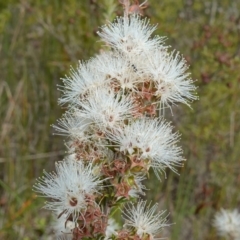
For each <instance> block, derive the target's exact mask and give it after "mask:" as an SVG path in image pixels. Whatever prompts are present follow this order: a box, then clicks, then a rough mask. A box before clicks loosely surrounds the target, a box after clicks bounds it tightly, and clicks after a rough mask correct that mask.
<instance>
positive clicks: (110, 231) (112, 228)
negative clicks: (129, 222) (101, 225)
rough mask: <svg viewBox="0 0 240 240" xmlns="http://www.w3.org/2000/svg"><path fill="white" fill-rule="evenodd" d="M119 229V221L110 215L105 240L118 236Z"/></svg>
mask: <svg viewBox="0 0 240 240" xmlns="http://www.w3.org/2000/svg"><path fill="white" fill-rule="evenodd" d="M118 229H119V225H118V224H117V222H116V221H115V220H114V219H113V218H110V217H109V218H108V222H107V228H106V232H105V238H104V240H108V239H109V240H110V239H112V236H113V235H114V236H116V235H117V230H118Z"/></svg>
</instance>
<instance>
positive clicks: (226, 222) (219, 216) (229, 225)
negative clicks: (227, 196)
mask: <svg viewBox="0 0 240 240" xmlns="http://www.w3.org/2000/svg"><path fill="white" fill-rule="evenodd" d="M213 225H214V227H215V228H216V229H217V231H218V233H219V235H220V236H223V237H228V238H229V239H232V240H240V213H239V212H238V210H237V209H234V210H233V211H230V210H225V209H221V210H220V211H219V212H217V213H216V215H215V218H214V222H213Z"/></svg>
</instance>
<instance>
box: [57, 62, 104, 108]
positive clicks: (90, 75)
mask: <svg viewBox="0 0 240 240" xmlns="http://www.w3.org/2000/svg"><path fill="white" fill-rule="evenodd" d="M62 80H63V86H60V88H59V89H60V91H61V92H62V93H63V95H62V97H61V98H60V99H59V104H61V105H63V104H66V103H68V104H70V105H75V104H76V102H77V100H78V99H79V98H85V96H86V95H87V94H88V93H89V92H91V91H95V90H96V89H97V88H98V87H99V86H102V85H103V84H104V81H103V75H101V74H100V73H99V72H96V71H95V70H94V67H93V65H92V63H91V61H88V62H86V63H84V62H79V65H78V67H77V69H76V70H75V69H73V68H71V74H70V76H66V78H63V79H62Z"/></svg>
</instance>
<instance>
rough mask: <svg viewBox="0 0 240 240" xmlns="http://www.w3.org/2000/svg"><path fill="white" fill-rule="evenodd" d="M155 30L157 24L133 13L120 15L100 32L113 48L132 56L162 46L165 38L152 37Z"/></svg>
mask: <svg viewBox="0 0 240 240" xmlns="http://www.w3.org/2000/svg"><path fill="white" fill-rule="evenodd" d="M155 30H156V26H152V25H150V24H149V20H147V19H146V18H145V19H141V18H140V16H139V15H136V14H133V15H130V16H129V17H118V18H117V19H116V20H115V22H113V23H109V24H108V25H105V26H103V27H102V28H101V31H99V32H98V34H99V36H100V37H101V38H102V40H103V41H104V42H106V43H107V44H108V45H110V46H111V47H112V48H114V49H116V50H118V51H120V52H121V53H124V54H126V55H127V56H129V57H130V58H131V57H133V56H135V57H136V56H137V55H139V54H144V53H147V52H149V51H151V50H152V49H154V48H155V47H157V46H159V45H161V46H162V43H163V40H164V38H161V37H159V36H155V37H151V35H152V33H153V32H154V31H155Z"/></svg>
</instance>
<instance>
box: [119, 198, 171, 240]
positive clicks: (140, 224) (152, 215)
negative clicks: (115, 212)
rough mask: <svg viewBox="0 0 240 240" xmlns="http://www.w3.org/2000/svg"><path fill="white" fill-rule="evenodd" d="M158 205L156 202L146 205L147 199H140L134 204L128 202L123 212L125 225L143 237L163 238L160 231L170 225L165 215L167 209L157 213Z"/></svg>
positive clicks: (151, 239) (151, 238) (152, 239)
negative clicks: (159, 235) (160, 236)
mask: <svg viewBox="0 0 240 240" xmlns="http://www.w3.org/2000/svg"><path fill="white" fill-rule="evenodd" d="M157 208H158V205H157V204H155V205H153V206H152V207H150V205H148V206H146V201H142V200H141V201H140V202H138V203H137V205H136V206H134V204H133V203H129V204H127V207H126V209H125V211H124V212H123V218H124V220H125V224H124V226H125V227H127V228H129V229H131V230H135V231H136V234H137V235H138V236H139V237H140V238H142V239H145V238H144V237H146V239H148V238H147V237H149V239H150V240H158V239H161V238H159V237H158V234H159V233H160V231H161V230H162V229H163V228H164V227H166V226H169V224H167V223H166V221H167V220H166V217H163V215H164V213H165V211H160V212H158V213H156V211H157Z"/></svg>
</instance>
